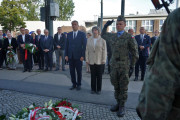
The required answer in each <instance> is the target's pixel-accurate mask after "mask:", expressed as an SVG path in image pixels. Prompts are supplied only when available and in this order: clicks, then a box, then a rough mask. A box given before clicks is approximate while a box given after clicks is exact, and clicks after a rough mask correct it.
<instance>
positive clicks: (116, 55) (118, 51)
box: [102, 28, 139, 68]
mask: <svg viewBox="0 0 180 120" xmlns="http://www.w3.org/2000/svg"><path fill="white" fill-rule="evenodd" d="M106 31H107V29H106V28H103V31H102V38H103V39H105V40H106V42H107V44H109V45H110V47H111V50H112V57H111V60H110V65H111V67H113V68H119V67H127V65H128V66H129V65H130V62H129V52H130V53H131V55H132V63H131V65H130V66H131V67H134V65H135V63H136V60H137V59H138V57H139V56H138V49H137V42H136V40H135V38H134V37H132V36H131V35H130V34H128V33H127V32H124V33H123V34H122V35H121V36H120V37H118V36H117V33H108V32H106Z"/></svg>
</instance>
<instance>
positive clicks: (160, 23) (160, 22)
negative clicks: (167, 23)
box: [159, 20, 164, 31]
mask: <svg viewBox="0 0 180 120" xmlns="http://www.w3.org/2000/svg"><path fill="white" fill-rule="evenodd" d="M163 24H164V20H159V31H161V28H162V26H163Z"/></svg>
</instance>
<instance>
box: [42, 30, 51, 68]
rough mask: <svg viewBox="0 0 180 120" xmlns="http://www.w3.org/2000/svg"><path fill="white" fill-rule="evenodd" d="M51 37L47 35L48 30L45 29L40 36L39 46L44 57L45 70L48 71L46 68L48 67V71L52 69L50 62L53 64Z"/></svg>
mask: <svg viewBox="0 0 180 120" xmlns="http://www.w3.org/2000/svg"><path fill="white" fill-rule="evenodd" d="M53 41H54V40H53V37H52V36H49V31H48V30H47V29H45V30H44V36H42V40H41V43H40V44H41V48H42V50H43V51H44V57H45V64H46V69H45V71H48V68H50V71H52V64H53V58H52V53H53Z"/></svg>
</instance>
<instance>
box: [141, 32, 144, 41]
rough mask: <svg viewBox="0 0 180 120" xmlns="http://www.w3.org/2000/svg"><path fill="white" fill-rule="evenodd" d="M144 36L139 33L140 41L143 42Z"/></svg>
mask: <svg viewBox="0 0 180 120" xmlns="http://www.w3.org/2000/svg"><path fill="white" fill-rule="evenodd" d="M143 39H144V36H143V34H141V42H142V43H143Z"/></svg>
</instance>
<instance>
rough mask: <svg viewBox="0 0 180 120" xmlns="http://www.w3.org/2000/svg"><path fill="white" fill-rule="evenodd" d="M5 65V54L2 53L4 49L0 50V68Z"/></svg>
mask: <svg viewBox="0 0 180 120" xmlns="http://www.w3.org/2000/svg"><path fill="white" fill-rule="evenodd" d="M2 65H3V55H2V50H0V68H1V67H2Z"/></svg>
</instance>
